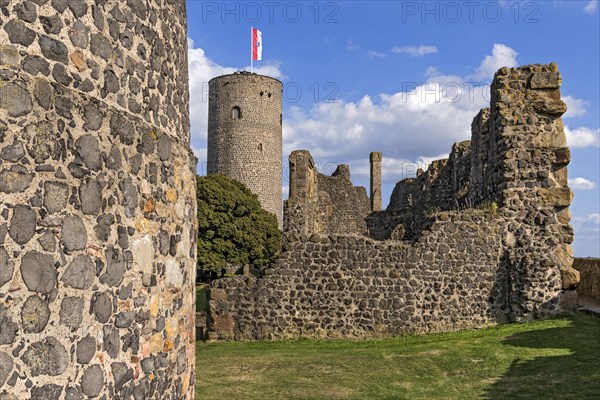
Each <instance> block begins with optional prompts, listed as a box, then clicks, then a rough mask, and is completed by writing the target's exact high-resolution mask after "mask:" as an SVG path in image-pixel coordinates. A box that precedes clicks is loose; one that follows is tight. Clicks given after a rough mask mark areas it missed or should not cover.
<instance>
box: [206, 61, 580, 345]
mask: <svg viewBox="0 0 600 400" xmlns="http://www.w3.org/2000/svg"><path fill="white" fill-rule="evenodd" d="M561 83H562V80H561V76H560V73H559V72H558V68H557V66H556V64H553V63H552V64H548V65H527V66H522V67H519V68H510V69H509V68H502V69H500V70H499V71H498V72H497V73H496V75H495V77H494V81H493V84H492V86H491V95H492V96H491V99H492V101H491V104H490V108H489V109H485V110H482V111H481V112H480V113H479V114H478V115H477V116H476V117H475V119H474V121H473V124H472V128H473V129H472V140H471V141H470V142H469V141H467V142H461V143H457V144H455V145H454V146H453V149H452V152H451V154H450V157H449V159H447V160H439V161H437V162H433V163H432V165H430V167H429V169H428V170H427V171H426V172H424V173H419V174H418V175H419V176H417V178H415V179H409V180H405V181H402V182H400V183H399V185H398V186H397V187H396V190H395V191H394V194H393V195H392V201H391V204H390V207H388V210H386V211H380V212H373V213H370V214H369V213H368V212H367V213H363V212H362V211H360V210H362V208H361V207H362V202H361V201H357V202H355V203H353V204H348V203H344V204H340V203H336V202H332V203H330V207H331V213H332V214H334V213H335V210H336V207H337V208H339V209H344V210H356V211H355V213H354V214H353V215H354V218H355V219H356V220H357V221H358V219H359V218H364V219H365V220H366V224H367V228H368V231H369V232H368V234H366V235H365V234H363V233H362V232H360V231H353V230H352V229H347V230H346V231H345V232H340V231H336V230H334V229H336V228H337V227H334V229H332V228H331V225H327V224H323V223H322V218H321V214H319V212H318V211H319V209H320V208H321V206H320V204H321V203H322V196H320V195H319V193H320V192H323V190H322V187H321V186H322V185H323V180H322V179H317V176H318V175H317V174H316V172H315V171H314V162H313V161H312V158H311V157H310V153H308V151H296V152H293V153H292V155H291V156H290V171H291V172H290V200H288V202H287V204H286V208H285V221H286V226H285V230H286V235H285V239H286V243H284V253H283V254H282V255H281V257H280V259H279V260H278V261H277V262H276V263H275V264H274V265H273V266H272V267H271V268H270V269H268V270H267V273H266V275H265V276H264V277H261V278H258V279H252V278H232V279H225V280H221V281H218V282H216V283H215V284H214V286H213V288H212V290H211V293H210V296H209V297H210V298H209V306H210V318H211V320H210V323H211V325H210V329H212V332H213V333H212V335H213V337H220V338H227V339H260V338H278V337H322V336H327V337H338V336H343V337H374V336H384V335H393V334H400V333H407V332H432V331H446V330H453V329H460V328H466V327H475V326H483V325H486V324H490V323H497V322H503V321H525V320H530V319H534V318H543V317H546V316H549V315H555V314H557V313H559V312H561V311H564V310H574V309H576V308H577V294H576V292H575V290H574V289H575V288H576V286H577V284H578V282H579V272H578V271H577V270H575V269H573V268H572V264H573V257H572V250H571V246H570V244H571V243H572V241H573V229H572V227H571V226H570V225H569V221H570V213H569V205H570V203H571V200H572V192H571V191H570V189H569V187H568V184H567V165H568V163H569V160H570V152H569V148H568V147H567V143H566V136H565V133H564V127H563V124H562V120H561V118H560V117H561V115H562V114H563V113H564V112H565V111H566V105H565V103H564V102H563V101H562V100H561V95H560V85H561ZM344 170H345V167H344V168H341V172H339V173H336V174H334V175H338V176H337V177H338V178H339V176H340V175H341V176H344V175H346V174H345V173H342V171H344ZM347 176H348V177H349V173H348V174H347ZM332 178H333V177H332ZM348 181H349V179H348ZM345 188H346V189H345V190H346V191H347V193H351V191H352V190H354V189H353V186H352V185H351V183H348V184H347V185H346V186H345ZM340 199H341V197H340ZM351 200H352V197H351V196H348V197H346V198H344V201H346V202H347V201H351ZM365 204H366V205H367V207H368V202H365ZM356 226H360V225H359V224H358V223H357V224H356ZM339 233H342V236H339V235H336V234H339ZM367 235H368V236H370V237H371V238H372V239H368V238H367V237H366V236H367ZM373 239H377V240H373Z"/></svg>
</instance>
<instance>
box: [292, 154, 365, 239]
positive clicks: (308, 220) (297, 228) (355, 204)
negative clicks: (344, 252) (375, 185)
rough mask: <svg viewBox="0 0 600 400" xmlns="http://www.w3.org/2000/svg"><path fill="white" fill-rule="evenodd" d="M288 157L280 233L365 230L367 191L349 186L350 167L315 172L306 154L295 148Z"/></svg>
mask: <svg viewBox="0 0 600 400" xmlns="http://www.w3.org/2000/svg"><path fill="white" fill-rule="evenodd" d="M289 160H290V192H289V197H288V200H286V201H285V202H284V209H285V212H284V215H285V223H284V234H285V235H286V236H290V235H291V236H293V237H296V236H297V235H309V234H312V233H319V232H327V233H334V234H356V235H365V234H366V233H367V225H366V222H365V218H366V216H367V215H368V214H369V212H370V209H371V203H370V200H369V196H368V195H367V190H366V189H365V188H364V187H362V186H354V185H352V181H351V180H350V167H348V165H346V164H341V165H339V166H338V167H337V168H336V170H335V171H334V172H333V174H332V175H331V176H327V175H324V174H321V173H320V172H318V171H317V170H316V168H315V163H314V161H313V159H312V156H311V155H310V153H309V152H308V151H306V150H295V151H293V152H292V154H291V155H290V157H289Z"/></svg>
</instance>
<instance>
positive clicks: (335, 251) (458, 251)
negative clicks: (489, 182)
mask: <svg viewBox="0 0 600 400" xmlns="http://www.w3.org/2000/svg"><path fill="white" fill-rule="evenodd" d="M443 219H444V220H443V221H439V222H438V223H436V224H435V225H434V226H433V227H432V229H431V232H430V233H429V234H428V235H423V236H422V237H421V239H420V240H419V241H418V242H417V243H415V244H410V243H406V242H401V241H389V242H379V241H374V240H372V239H369V238H365V237H360V236H339V235H325V234H313V235H312V236H311V237H310V238H307V237H303V238H302V239H301V240H299V241H296V242H292V243H287V244H286V246H287V251H286V252H285V253H284V254H283V256H282V257H281V258H280V259H279V260H278V261H277V263H276V264H275V265H274V266H273V268H271V269H270V270H268V275H267V276H265V277H262V278H258V279H257V278H248V277H236V278H228V279H221V280H218V281H215V283H214V284H213V286H212V287H211V289H210V301H209V304H210V313H211V326H210V328H211V329H212V331H213V335H212V337H213V338H219V339H235V340H247V339H274V338H299V337H317V338H319V337H328V338H339V337H351V338H366V337H383V336H388V335H398V334H407V333H427V332H439V331H452V330H457V329H464V328H470V327H478V326H483V325H487V324H490V323H496V322H503V321H506V313H505V310H506V304H505V302H506V297H505V295H504V293H505V292H506V290H507V288H506V287H505V286H503V285H504V284H505V282H506V279H505V274H506V269H505V266H503V265H502V266H501V267H499V266H498V265H499V261H500V259H501V257H502V250H501V245H500V243H501V240H502V238H501V235H500V230H499V229H498V225H497V221H496V220H495V219H494V218H492V216H490V215H487V214H486V213H485V212H483V211H479V212H474V213H472V214H469V215H466V214H459V213H447V214H445V215H444V217H443ZM459 232H461V233H462V234H459Z"/></svg>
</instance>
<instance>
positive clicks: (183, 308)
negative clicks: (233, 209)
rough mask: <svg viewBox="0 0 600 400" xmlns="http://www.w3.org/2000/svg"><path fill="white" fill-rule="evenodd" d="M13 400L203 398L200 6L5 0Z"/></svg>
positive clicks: (2, 287)
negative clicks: (195, 102) (191, 28)
mask: <svg viewBox="0 0 600 400" xmlns="http://www.w3.org/2000/svg"><path fill="white" fill-rule="evenodd" d="M0 15H1V17H0V199H1V201H0V398H1V399H5V400H17V399H44V400H59V399H60V400H62V399H88V398H102V399H136V400H137V399H188V400H192V399H193V398H194V350H195V326H194V315H195V294H194V293H195V292H194V284H195V269H196V262H195V251H196V244H195V243H196V222H195V221H196V199H195V197H196V196H195V172H196V159H195V157H194V156H193V153H192V152H191V151H190V147H189V132H190V131H189V114H188V70H187V65H188V64H187V30H186V9H185V1H179V0H177V1H175V0H168V1H166V0H128V1H122V0H94V1H92V0H87V1H86V0H81V1H79V0H76V1H74V0H52V1H50V0H27V1H26V0H12V1H0Z"/></svg>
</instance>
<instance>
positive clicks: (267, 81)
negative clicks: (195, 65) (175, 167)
mask: <svg viewBox="0 0 600 400" xmlns="http://www.w3.org/2000/svg"><path fill="white" fill-rule="evenodd" d="M208 90H209V93H208V95H209V97H208V166H207V167H208V168H207V172H208V173H209V174H223V175H227V176H229V177H230V178H233V179H236V180H238V181H240V182H242V183H243V184H244V185H246V187H247V188H248V189H250V191H252V193H254V194H256V195H257V196H258V199H259V201H260V203H261V205H262V207H263V208H264V209H265V210H267V211H269V212H271V213H273V214H275V216H276V217H277V221H278V222H279V228H281V224H282V215H281V214H282V206H281V181H282V176H281V140H282V138H281V129H282V126H281V125H282V121H283V120H282V115H281V103H282V83H281V81H279V80H277V79H274V78H271V77H268V76H263V75H257V74H252V73H249V72H236V73H234V74H230V75H223V76H219V77H216V78H214V79H211V80H210V82H208Z"/></svg>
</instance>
